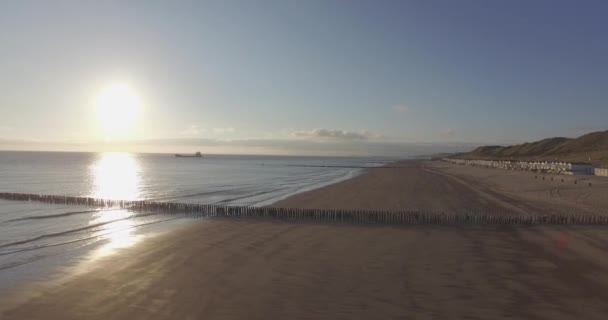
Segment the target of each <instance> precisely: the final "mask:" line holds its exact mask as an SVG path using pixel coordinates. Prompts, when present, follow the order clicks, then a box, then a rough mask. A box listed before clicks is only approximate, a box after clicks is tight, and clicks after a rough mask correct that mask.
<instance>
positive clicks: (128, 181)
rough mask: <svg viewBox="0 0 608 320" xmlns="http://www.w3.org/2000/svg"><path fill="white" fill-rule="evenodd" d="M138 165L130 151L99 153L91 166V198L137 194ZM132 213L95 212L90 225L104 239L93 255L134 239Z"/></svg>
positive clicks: (133, 196) (138, 192)
mask: <svg viewBox="0 0 608 320" xmlns="http://www.w3.org/2000/svg"><path fill="white" fill-rule="evenodd" d="M140 171H141V170H140V166H139V163H138V161H137V159H136V158H135V157H134V156H133V155H131V154H129V153H102V154H100V155H99V158H98V159H97V160H96V161H95V162H94V163H93V164H92V165H91V168H90V174H91V177H92V182H93V190H92V193H91V196H92V197H95V198H102V199H114V200H135V199H138V198H139V197H140V190H139V188H140V173H141V172H140ZM134 216H135V213H134V212H131V211H129V210H126V209H117V210H105V211H99V212H96V213H95V214H94V215H93V216H92V219H91V220H90V221H89V225H91V226H95V225H99V227H97V228H95V229H96V231H95V233H97V234H99V235H100V237H101V238H102V239H104V240H106V241H107V243H106V244H104V245H103V246H102V247H101V248H100V249H99V250H98V251H97V252H96V253H95V256H98V257H100V256H105V255H108V254H109V253H111V252H113V251H114V250H116V249H120V248H125V247H129V246H131V245H133V244H134V243H135V242H136V238H137V237H136V236H135V235H134V234H133V228H134V226H135V222H134V221H133V219H132V218H133V217H134Z"/></svg>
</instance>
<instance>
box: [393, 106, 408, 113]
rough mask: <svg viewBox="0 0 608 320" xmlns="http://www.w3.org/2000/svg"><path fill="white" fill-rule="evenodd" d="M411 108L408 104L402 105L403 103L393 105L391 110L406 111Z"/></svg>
mask: <svg viewBox="0 0 608 320" xmlns="http://www.w3.org/2000/svg"><path fill="white" fill-rule="evenodd" d="M411 110H412V109H411V108H410V107H409V106H406V105H403V104H400V105H396V106H393V111H395V112H397V113H408V112H410V111H411Z"/></svg>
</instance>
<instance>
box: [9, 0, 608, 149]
mask: <svg viewBox="0 0 608 320" xmlns="http://www.w3.org/2000/svg"><path fill="white" fill-rule="evenodd" d="M606 17H608V2H607V1H534V0H526V1H515V0H512V1H482V0H479V1H464V0H462V1H460V0H450V1H429V0H425V1H405V0H404V1H355V0H353V1H346V0H345V1H312V0H306V1H302V0H299V1H285V0H282V1H261V0H260V1H253V0H247V1H229V0H221V1H192V2H186V1H117V2H113V1H2V2H1V3H0V90H1V94H0V110H1V114H2V117H0V139H2V140H1V141H0V142H2V144H0V148H19V146H20V145H23V146H25V145H28V146H27V147H24V148H31V144H32V143H33V141H35V143H34V145H35V146H37V147H40V148H46V149H49V148H50V149H61V148H67V149H72V148H74V145H78V146H79V148H80V147H82V148H85V149H87V148H88V149H91V148H92V149H94V148H95V147H97V146H99V145H100V144H103V145H104V146H105V147H104V148H106V147H108V145H126V144H130V145H131V144H136V143H138V144H140V145H142V144H146V145H150V144H153V143H152V142H150V141H152V140H153V141H154V142H155V143H158V144H160V145H162V148H165V149H167V150H168V149H178V147H179V146H182V147H181V148H183V146H184V145H187V146H188V148H190V145H197V146H200V147H201V148H202V149H205V147H209V150H212V149H213V148H215V149H213V150H216V151H218V152H222V151H228V152H236V153H239V150H241V151H243V152H245V153H248V152H255V150H254V149H255V148H258V149H257V150H258V151H260V150H261V152H271V153H272V152H273V143H275V142H276V143H277V148H279V149H281V148H283V149H282V150H283V151H285V147H284V145H286V144H287V145H289V144H290V143H292V142H293V144H291V145H292V146H294V147H293V148H291V149H290V151H289V152H288V153H298V150H297V148H298V146H300V145H302V146H304V147H303V148H307V147H306V145H309V144H315V143H317V144H325V145H327V146H330V145H331V146H332V147H331V148H333V146H335V145H341V146H343V147H344V150H345V151H344V152H345V153H349V154H350V153H352V154H358V153H370V152H371V153H383V151H381V150H382V148H379V149H378V148H376V149H374V148H372V149H369V150H373V151H365V152H359V151H361V150H363V148H368V147H369V148H371V147H370V146H371V145H390V146H395V145H399V144H404V145H405V144H412V143H417V144H420V143H424V144H427V143H428V144H435V145H437V146H443V145H446V144H451V145H457V144H465V145H468V144H479V143H483V144H488V143H491V144H505V143H507V144H508V143H516V142H523V141H531V140H536V139H540V138H544V137H550V136H576V135H580V134H583V133H585V132H589V131H593V130H602V129H604V130H605V129H607V128H606V123H608V102H607V101H608V100H607V97H608V18H606ZM114 83H126V84H128V86H129V87H130V88H131V90H132V91H133V92H135V94H136V95H137V96H138V97H139V98H140V99H141V112H140V113H139V115H138V117H139V119H138V121H137V124H136V126H137V128H136V130H135V129H134V130H133V132H132V133H131V134H130V136H128V137H123V138H122V140H120V139H118V140H116V141H108V140H107V139H105V138H103V137H101V136H100V134H99V130H98V127H99V126H98V123H97V122H98V121H99V119H97V116H96V113H95V107H93V106H92V104H93V103H92V102H91V101H95V97H96V96H97V95H98V94H99V93H98V92H99V91H100V90H102V89H103V88H104V87H107V86H111V85H112V84H114ZM134 126H135V124H134ZM127 140H128V141H127ZM143 140H146V141H147V142H146V143H142V142H141V141H143ZM252 141H257V142H252ZM3 145H4V147H3ZM223 145H228V146H230V148H229V149H222V146H223ZM241 147H242V148H241ZM253 147H255V148H254V149H252V148H253ZM129 148H135V149H134V150H135V151H137V150H138V149H137V148H136V147H133V146H132V145H131V146H130V147H129ZM150 148H151V147H150ZM150 148H148V149H145V150H144V151H146V150H152V149H153V148H152V149H150ZM239 148H241V149H239ZM349 148H350V149H349ZM321 149H323V148H321ZM321 149H319V150H321ZM213 150H212V151H213ZM252 150H253V151H252ZM283 151H279V153H281V152H283ZM303 153H306V151H305V152H303ZM317 153H319V152H317ZM320 153H322V152H320ZM330 153H331V152H330Z"/></svg>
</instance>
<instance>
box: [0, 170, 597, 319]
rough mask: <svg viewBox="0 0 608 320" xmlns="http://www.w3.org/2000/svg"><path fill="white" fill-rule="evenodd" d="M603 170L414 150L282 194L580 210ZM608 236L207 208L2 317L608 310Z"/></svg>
mask: <svg viewBox="0 0 608 320" xmlns="http://www.w3.org/2000/svg"><path fill="white" fill-rule="evenodd" d="M593 182H594V186H596V188H585V187H584V186H580V185H578V186H577V187H576V188H574V187H573V186H572V185H568V186H566V185H565V184H562V183H561V182H557V181H549V180H538V179H534V178H533V176H530V175H526V174H522V173H518V172H508V171H506V172H505V171H497V170H492V169H478V168H465V167H456V166H450V165H444V164H443V163H441V162H432V161H405V162H399V163H398V167H395V168H390V169H382V170H374V169H370V170H368V171H367V172H365V173H363V174H362V175H358V176H357V177H354V178H352V179H348V180H344V181H341V182H338V183H335V184H331V185H328V186H325V187H322V188H320V189H314V190H311V191H307V192H304V193H300V194H296V195H294V196H292V197H290V198H287V199H285V200H282V201H279V202H278V203H275V204H273V205H272V206H279V205H280V206H288V205H289V206H292V207H296V208H297V207H300V208H306V207H312V206H321V207H325V208H338V207H339V208H344V207H346V208H345V209H348V207H349V206H350V207H355V208H362V209H364V208H375V206H377V205H378V204H381V205H382V206H381V208H378V209H386V210H406V209H416V208H417V207H423V206H424V207H434V208H436V209H454V208H456V209H457V208H459V206H460V208H462V206H471V207H476V208H478V209H492V208H500V209H504V210H513V211H516V210H520V211H524V212H525V210H529V209H533V208H536V207H537V206H546V207H547V208H553V207H556V206H561V205H562V203H563V202H564V201H566V202H567V201H569V199H570V198H568V197H572V196H580V195H581V194H583V195H586V196H585V197H584V198H583V199H582V201H579V202H577V203H576V206H579V207H580V208H579V209H584V208H585V206H597V207H598V208H602V205H603V204H604V202H601V201H600V202H597V201H598V199H596V197H594V196H596V195H597V194H598V193H599V195H600V198H601V196H602V194H603V191H604V189H603V188H604V187H606V186H608V181H607V182H606V185H603V184H602V183H603V182H602V181H599V182H598V180H593ZM556 186H561V187H562V188H568V189H565V190H561V192H562V196H563V197H564V198H565V200H564V199H561V200H560V199H557V198H555V197H551V194H552V193H545V192H544V191H546V190H554V189H556ZM541 187H544V188H545V189H546V190H545V189H540V188H541ZM509 188H511V189H509ZM538 190H543V192H540V193H539V191H538ZM528 198H530V200H528ZM427 210H428V209H427ZM605 243H608V235H607V234H606V232H605V230H604V227H603V226H576V227H569V226H530V227H521V228H520V227H513V226H466V227H462V226H461V227H459V226H453V227H441V226H432V225H426V226H420V225H418V226H400V227H396V226H377V225H348V224H332V223H314V222H312V223H309V222H293V221H290V222H285V221H268V220H263V219H230V218H215V219H202V220H198V221H193V222H192V223H187V224H185V225H183V226H180V227H179V228H173V229H172V230H169V231H168V232H165V233H163V234H159V235H158V236H155V237H150V238H146V239H145V241H141V242H140V243H137V244H136V245H134V246H132V247H128V248H123V249H119V250H117V251H116V252H115V253H114V254H113V255H109V256H106V257H103V258H101V259H99V260H96V261H94V262H93V263H91V264H89V265H88V266H85V267H84V269H82V272H80V273H75V274H71V275H69V276H67V277H63V278H62V279H60V280H58V281H54V282H47V283H42V284H40V285H38V284H37V285H29V286H23V287H21V288H18V289H17V290H16V291H14V292H12V293H14V295H12V296H13V297H14V298H13V299H11V300H10V301H9V300H8V299H4V300H3V301H2V302H0V317H2V319H7V320H11V319H45V320H48V319H51V320H55V319H57V320H58V319H81V318H83V317H85V318H87V319H108V318H111V319H119V320H120V319H174V318H188V317H196V318H200V317H207V318H212V319H214V318H222V319H242V318H249V319H268V318H311V319H312V318H314V319H351V318H353V317H361V318H395V317H397V318H398V317H412V318H436V317H440V318H451V317H459V318H464V317H469V318H478V319H488V318H492V319H509V318H538V319H569V318H572V317H574V316H576V317H581V318H585V319H601V318H603V316H604V315H605V314H607V313H608V307H606V306H605V305H604V304H602V303H601V302H600V301H605V300H606V299H608V259H607V258H605V255H604V254H603V253H604V251H605V250H604V246H603V244H605ZM539 290H540V291H539ZM6 296H8V295H6ZM15 297H19V298H20V299H19V300H16V298H15ZM581 304H584V305H585V306H586V307H585V308H580V305H581ZM235 306H237V307H235Z"/></svg>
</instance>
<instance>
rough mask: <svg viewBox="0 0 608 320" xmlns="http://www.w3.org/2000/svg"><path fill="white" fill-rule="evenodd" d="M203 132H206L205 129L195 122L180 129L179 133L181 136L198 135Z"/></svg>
mask: <svg viewBox="0 0 608 320" xmlns="http://www.w3.org/2000/svg"><path fill="white" fill-rule="evenodd" d="M205 132H207V130H206V129H204V128H201V127H199V126H197V125H195V124H191V125H190V126H188V127H187V128H186V129H184V130H182V131H180V132H179V135H180V136H182V137H198V136H200V135H201V134H203V133H205Z"/></svg>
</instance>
